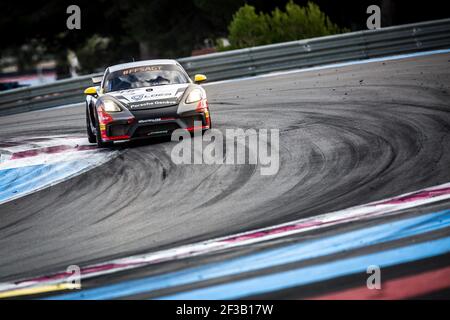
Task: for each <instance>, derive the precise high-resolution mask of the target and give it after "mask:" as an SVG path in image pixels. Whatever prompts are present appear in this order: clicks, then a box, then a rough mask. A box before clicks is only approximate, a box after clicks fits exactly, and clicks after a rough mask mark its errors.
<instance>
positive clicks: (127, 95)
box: [108, 83, 189, 110]
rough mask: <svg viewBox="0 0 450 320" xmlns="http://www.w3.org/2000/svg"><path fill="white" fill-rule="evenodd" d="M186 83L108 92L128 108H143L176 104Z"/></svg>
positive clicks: (185, 87)
mask: <svg viewBox="0 0 450 320" xmlns="http://www.w3.org/2000/svg"><path fill="white" fill-rule="evenodd" d="M188 86H189V84H188V83H185V84H171V85H162V86H154V87H145V88H139V89H130V90H123V91H117V92H110V93H108V95H109V96H112V97H114V98H116V99H117V100H119V102H121V103H122V104H124V105H125V106H126V107H127V108H129V109H130V110H143V109H152V108H160V107H167V106H173V105H175V104H178V103H179V101H180V99H181V97H182V96H183V94H184V92H185V91H186V89H187V87H188Z"/></svg>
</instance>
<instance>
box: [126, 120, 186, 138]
mask: <svg viewBox="0 0 450 320" xmlns="http://www.w3.org/2000/svg"><path fill="white" fill-rule="evenodd" d="M178 128H179V126H178V125H177V124H176V123H162V124H154V125H148V126H143V127H139V128H138V129H137V130H136V132H135V133H134V137H151V136H157V135H165V134H170V133H172V131H174V130H176V129H178Z"/></svg>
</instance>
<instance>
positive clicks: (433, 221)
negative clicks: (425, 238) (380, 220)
mask: <svg viewBox="0 0 450 320" xmlns="http://www.w3.org/2000/svg"><path fill="white" fill-rule="evenodd" d="M449 226H450V210H445V211H441V212H436V213H430V214H425V215H421V216H418V217H413V218H408V219H404V220H399V221H394V222H391V223H385V224H382V225H377V226H373V227H369V228H365V229H361V230H355V231H350V232H347V233H344V234H340V235H336V236H331V237H328V238H323V239H318V240H313V241H306V242H301V243H296V244H293V245H287V246H284V247H281V248H275V249H269V250H265V251H263V252H259V253H255V254H249V255H246V256H243V257H238V258H235V259H231V260H228V261H223V262H218V263H211V264H207V265H204V266H200V267H195V268H189V269H185V270H181V271H176V272H172V273H167V274H163V275H159V276H151V277H146V278H143V279H138V280H129V281H124V282H121V283H117V284H112V285H106V286H102V287H98V288H92V289H87V290H82V291H77V292H74V293H68V294H62V295H57V296H53V297H49V298H48V299H75V300H77V299H114V298H120V297H124V296H129V295H134V294H139V293H143V292H150V291H154V290H159V289H164V288H170V287H175V286H180V285H185V284H190V283H195V282H198V281H203V280H209V279H214V278H219V277H224V276H232V275H236V274H239V273H243V272H249V271H256V270H260V269H264V268H270V267H275V266H278V265H283V264H287V263H291V262H298V261H302V260H306V259H311V258H317V257H321V256H324V255H329V254H333V253H337V252H342V251H346V250H352V249H357V248H361V247H364V246H370V245H375V244H380V243H384V242H388V241H393V240H398V239H402V238H406V237H410V236H415V235H418V234H421V233H425V232H430V231H434V230H438V229H442V228H446V227H449Z"/></svg>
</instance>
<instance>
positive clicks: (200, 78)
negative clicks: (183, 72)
mask: <svg viewBox="0 0 450 320" xmlns="http://www.w3.org/2000/svg"><path fill="white" fill-rule="evenodd" d="M205 81H206V76H205V75H204V74H196V75H195V76H194V82H195V83H202V82H205Z"/></svg>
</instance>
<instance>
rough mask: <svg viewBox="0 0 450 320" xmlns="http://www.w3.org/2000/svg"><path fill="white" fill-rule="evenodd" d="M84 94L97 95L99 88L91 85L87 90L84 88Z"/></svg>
mask: <svg viewBox="0 0 450 320" xmlns="http://www.w3.org/2000/svg"><path fill="white" fill-rule="evenodd" d="M84 94H85V95H87V96H96V95H97V88H96V87H89V88H87V89H86V90H84Z"/></svg>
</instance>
